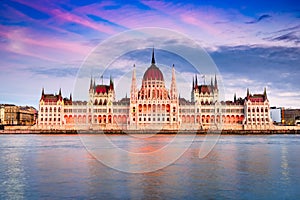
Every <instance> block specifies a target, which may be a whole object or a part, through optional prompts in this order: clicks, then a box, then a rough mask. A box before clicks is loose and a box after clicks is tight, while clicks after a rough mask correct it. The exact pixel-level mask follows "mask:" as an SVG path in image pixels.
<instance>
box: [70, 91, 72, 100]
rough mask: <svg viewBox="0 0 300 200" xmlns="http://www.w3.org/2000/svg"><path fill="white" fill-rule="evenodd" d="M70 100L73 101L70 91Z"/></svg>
mask: <svg viewBox="0 0 300 200" xmlns="http://www.w3.org/2000/svg"><path fill="white" fill-rule="evenodd" d="M70 101H72V93H70Z"/></svg>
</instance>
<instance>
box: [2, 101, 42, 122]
mask: <svg viewBox="0 0 300 200" xmlns="http://www.w3.org/2000/svg"><path fill="white" fill-rule="evenodd" d="M0 111H1V112H0V117H1V124H2V125H21V126H31V125H34V124H36V121H37V110H36V109H35V108H33V107H31V106H16V105H13V104H3V105H1V108H0Z"/></svg>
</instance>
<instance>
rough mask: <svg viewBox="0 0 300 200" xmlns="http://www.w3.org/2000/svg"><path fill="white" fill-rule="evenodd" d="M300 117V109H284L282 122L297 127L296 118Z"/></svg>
mask: <svg viewBox="0 0 300 200" xmlns="http://www.w3.org/2000/svg"><path fill="white" fill-rule="evenodd" d="M297 117H300V109H284V110H283V117H282V120H283V121H284V124H286V125H295V122H296V118H297Z"/></svg>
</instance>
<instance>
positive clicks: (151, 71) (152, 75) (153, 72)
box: [143, 64, 164, 81]
mask: <svg viewBox="0 0 300 200" xmlns="http://www.w3.org/2000/svg"><path fill="white" fill-rule="evenodd" d="M146 80H159V81H164V76H163V74H162V72H161V71H160V69H159V68H158V67H156V65H155V64H152V65H151V66H150V67H149V68H148V69H147V70H146V72H145V74H144V77H143V81H146Z"/></svg>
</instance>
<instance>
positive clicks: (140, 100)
mask: <svg viewBox="0 0 300 200" xmlns="http://www.w3.org/2000/svg"><path fill="white" fill-rule="evenodd" d="M88 92H89V99H88V100H87V101H73V100H72V96H71V95H70V98H63V97H62V94H61V90H59V94H58V95H54V94H45V93H44V89H43V90H42V95H41V99H40V102H39V115H38V126H39V127H40V128H45V129H52V128H53V129H79V130H81V129H82V130H86V129H89V130H151V129H152V130H206V129H229V130H231V129H271V127H272V120H271V118H270V106H269V101H268V98H267V93H266V90H265V91H264V93H263V94H250V92H249V90H247V96H246V97H245V98H243V99H242V98H239V99H237V98H236V97H234V100H233V101H226V102H224V101H219V89H218V80H217V77H216V76H215V78H214V80H213V79H212V80H211V83H210V84H207V85H201V84H198V81H197V76H195V78H194V79H193V81H192V90H191V99H190V100H187V99H184V98H180V97H179V95H178V90H177V84H176V76H175V67H174V65H173V67H172V77H171V85H170V87H169V88H168V87H167V86H166V85H165V80H164V76H163V73H162V72H161V71H160V69H159V68H158V67H157V66H156V62H155V57H154V50H153V52H152V59H151V65H150V67H148V69H147V70H146V71H145V73H144V76H143V79H142V85H141V86H140V88H138V86H137V78H136V70H135V66H134V67H133V71H132V81H131V88H130V97H125V98H123V99H121V100H116V99H115V88H114V83H113V80H112V79H110V82H109V84H108V85H103V84H101V85H98V84H97V85H96V82H95V80H93V79H91V82H90V88H89V91H88Z"/></svg>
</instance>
